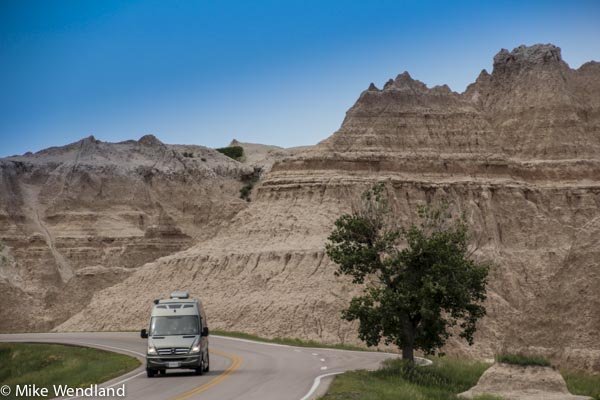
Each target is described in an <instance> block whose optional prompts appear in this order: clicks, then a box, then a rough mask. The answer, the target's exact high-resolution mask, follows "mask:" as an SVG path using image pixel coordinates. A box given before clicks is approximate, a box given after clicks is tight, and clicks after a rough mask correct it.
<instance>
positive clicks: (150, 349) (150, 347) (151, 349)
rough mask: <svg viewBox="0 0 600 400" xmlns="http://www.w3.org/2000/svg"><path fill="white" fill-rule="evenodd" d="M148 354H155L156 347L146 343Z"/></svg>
mask: <svg viewBox="0 0 600 400" xmlns="http://www.w3.org/2000/svg"><path fill="white" fill-rule="evenodd" d="M148 354H149V355H151V356H155V355H156V347H154V346H152V345H148Z"/></svg>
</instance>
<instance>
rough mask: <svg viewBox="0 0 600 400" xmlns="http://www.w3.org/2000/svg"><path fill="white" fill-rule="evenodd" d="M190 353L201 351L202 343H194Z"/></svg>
mask: <svg viewBox="0 0 600 400" xmlns="http://www.w3.org/2000/svg"><path fill="white" fill-rule="evenodd" d="M190 353H191V354H196V353H200V344H195V345H193V346H192V348H191V349H190Z"/></svg>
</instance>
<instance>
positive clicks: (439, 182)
mask: <svg viewBox="0 0 600 400" xmlns="http://www.w3.org/2000/svg"><path fill="white" fill-rule="evenodd" d="M599 94H600V68H599V64H598V63H593V62H592V63H588V64H585V65H584V66H582V67H581V68H579V69H578V70H572V69H570V68H569V67H568V66H567V65H566V63H564V62H563V61H562V59H561V58H560V50H559V49H558V48H556V47H554V46H551V45H539V46H532V47H523V48H517V49H515V50H513V51H512V52H508V51H501V52H500V53H499V54H498V56H497V57H496V58H495V61H494V70H493V71H492V73H491V74H488V73H487V72H484V73H482V74H481V75H480V76H479V78H478V79H477V81H476V82H475V83H474V84H472V85H471V86H470V87H469V88H468V89H467V91H466V92H465V93H462V94H458V93H453V92H451V91H450V90H449V89H448V88H447V87H437V88H433V89H429V88H427V87H426V86H425V85H424V84H423V83H421V82H418V81H415V80H413V79H412V78H410V76H409V75H408V74H401V75H399V76H398V77H397V78H396V79H395V80H393V81H390V82H388V83H387V84H386V85H385V87H384V88H383V89H381V90H379V89H377V88H375V87H374V86H371V87H370V88H369V89H368V90H367V91H365V92H363V93H362V94H361V95H360V97H359V99H358V101H357V103H356V104H355V105H354V106H353V107H352V108H351V109H350V110H349V111H348V113H347V115H346V118H345V120H344V123H343V124H342V126H341V128H340V130H339V131H337V132H336V133H334V134H333V135H332V136H331V137H330V138H328V139H327V140H325V141H324V142H322V143H320V144H319V145H317V146H316V147H315V148H314V149H310V150H308V151H307V152H304V153H301V154H297V155H294V156H292V157H291V158H287V159H282V160H280V161H277V162H275V164H274V165H273V167H272V169H271V171H270V172H269V173H268V174H266V175H265V176H264V178H263V180H262V182H261V183H260V184H259V185H258V186H257V187H256V188H255V193H254V194H253V198H252V202H251V203H249V205H248V207H247V208H244V209H242V210H241V211H240V212H239V213H237V215H236V216H235V217H234V218H233V219H232V220H231V221H230V222H229V223H228V224H227V226H224V227H223V229H221V230H219V231H218V232H217V233H216V234H215V235H213V236H212V237H210V238H207V239H201V240H200V241H199V242H198V244H196V245H195V246H193V247H191V248H189V249H187V250H185V251H183V252H180V253H177V254H173V255H170V256H168V257H164V258H161V259H158V260H156V261H153V262H151V263H149V264H147V265H146V266H144V267H142V268H138V269H136V272H135V273H134V274H133V275H131V276H130V277H128V278H127V279H125V280H123V281H122V282H119V283H118V284H116V285H114V286H112V287H110V288H107V289H105V290H102V291H99V292H97V293H96V294H95V295H94V297H93V299H92V301H91V302H90V304H89V305H88V306H87V307H85V308H84V309H83V310H82V311H81V312H79V313H78V314H76V315H75V316H74V317H73V318H71V319H69V320H68V321H66V322H65V323H63V324H62V325H60V326H59V327H58V329H60V330H97V329H140V328H142V327H144V326H145V324H146V323H147V316H148V312H149V307H150V303H151V300H152V299H154V298H156V297H161V296H165V295H167V294H168V293H169V292H170V291H171V290H173V289H186V290H189V291H190V292H191V293H192V294H193V295H195V296H198V297H200V298H202V299H203V300H204V301H205V302H206V304H207V309H208V312H209V316H210V319H211V323H212V326H213V327H215V328H216V327H218V328H223V329H230V330H240V331H246V332H249V333H257V334H260V335H264V336H271V337H273V336H292V337H303V338H307V339H317V340H323V341H328V342H339V341H347V342H348V341H352V342H357V339H356V331H355V328H356V327H355V326H353V325H351V324H348V323H343V322H341V321H340V318H339V311H340V310H341V309H342V308H343V307H344V306H345V305H346V304H347V302H348V300H349V299H350V298H351V297H352V295H353V294H354V293H356V290H357V288H355V287H353V286H352V285H350V284H349V283H348V282H347V281H346V280H344V279H342V278H336V277H335V276H334V275H333V272H334V271H335V265H333V264H332V263H331V262H330V261H329V260H328V259H327V257H325V256H324V243H325V241H326V238H327V236H328V234H329V232H330V231H331V229H332V224H333V221H334V220H335V219H336V218H337V217H338V216H339V215H340V214H341V213H343V212H347V211H349V210H350V208H351V205H352V202H353V201H354V199H356V198H357V196H358V195H359V194H360V193H361V192H362V191H363V190H364V189H365V188H367V187H369V186H370V185H372V184H373V183H374V182H377V181H385V182H388V184H389V187H390V192H391V197H392V202H393V206H394V210H395V211H396V213H397V218H398V219H399V220H401V221H403V222H409V221H411V220H413V219H414V218H415V215H414V212H415V207H416V205H418V204H424V203H427V202H432V201H441V200H446V201H450V202H452V203H453V204H454V207H455V209H456V210H457V211H464V212H465V213H466V215H467V217H468V219H469V221H470V223H471V224H472V226H473V231H474V234H475V237H476V238H477V240H478V242H479V250H478V252H477V256H478V257H482V258H486V259H490V260H492V261H494V262H495V264H496V265H497V267H496V268H495V269H494V270H493V272H492V274H491V276H490V284H489V296H488V301H487V303H486V305H487V309H488V316H487V317H486V318H485V319H484V320H483V321H482V322H481V324H480V327H479V331H478V334H477V336H476V343H475V345H474V346H473V347H469V346H467V345H465V344H464V343H461V342H459V341H457V340H454V339H453V340H451V341H450V342H449V343H448V345H447V349H445V351H447V352H449V353H455V354H461V355H470V356H480V357H490V356H491V355H493V354H494V353H495V352H499V351H516V350H521V349H529V350H530V351H535V352H538V353H541V354H544V355H546V356H548V357H550V358H552V359H553V360H554V361H555V362H556V361H558V362H560V363H564V364H570V363H572V364H578V365H584V366H586V367H588V368H590V369H598V370H600V365H598V364H597V362H598V361H597V360H598V359H600V357H599V356H600V338H599V337H598V336H597V334H596V333H597V332H598V331H600V316H599V315H598V312H600V307H598V301H599V296H598V294H597V293H596V292H597V290H594V288H596V287H600V275H599V272H598V271H599V270H600V267H599V264H598V263H599V261H598V260H599V259H600V258H599V257H598V253H597V251H598V250H597V249H598V248H599V247H600V246H599V245H600V232H598V224H597V221H600V218H599V217H600V208H599V205H600V180H599V177H600V158H599V154H600V152H599V151H598V150H600V98H599ZM184 231H185V230H184ZM107 310H119V312H110V313H108V312H107Z"/></svg>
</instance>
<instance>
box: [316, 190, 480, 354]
mask: <svg viewBox="0 0 600 400" xmlns="http://www.w3.org/2000/svg"><path fill="white" fill-rule="evenodd" d="M418 215H419V219H420V222H419V223H418V224H415V223H413V224H410V225H409V226H408V227H400V226H398V225H397V223H396V221H395V220H394V216H393V213H392V212H391V211H390V208H389V206H388V203H387V201H386V189H385V186H384V185H383V184H378V185H375V186H374V187H372V188H371V189H369V190H367V191H366V192H365V193H364V194H363V196H362V202H361V204H360V206H359V207H358V208H357V209H356V210H354V211H353V212H352V213H350V214H345V215H342V216H341V217H340V218H338V219H337V221H335V227H334V230H333V232H332V233H331V235H330V236H329V240H328V243H327V245H326V249H327V255H328V256H329V258H331V260H333V261H334V262H335V263H336V264H337V265H338V270H337V271H336V274H337V275H348V276H351V277H352V281H353V283H355V284H364V290H363V293H362V295H361V296H358V297H354V298H353V299H352V300H351V302H350V305H349V307H348V308H347V309H345V310H344V311H343V312H342V318H344V319H346V320H348V321H354V320H358V321H359V337H360V339H361V340H363V341H364V342H366V343H367V345H368V346H376V345H378V344H379V343H380V342H381V341H382V340H383V341H384V343H385V344H395V345H396V346H398V347H399V348H400V349H402V357H403V358H404V359H406V360H409V361H410V362H411V363H414V350H422V351H423V352H424V353H425V354H434V353H435V352H436V351H438V350H439V349H440V348H441V347H442V346H443V345H444V343H445V342H446V340H447V339H448V338H449V337H450V336H451V332H452V330H454V329H457V330H458V331H459V335H460V337H462V338H464V339H465V340H466V341H467V342H468V343H469V345H471V344H472V343H473V334H474V333H475V330H476V322H477V320H479V319H480V318H481V317H483V316H484V315H485V308H484V307H483V305H482V304H481V303H482V302H483V301H484V300H485V298H486V284H487V275H488V270H489V264H488V263H480V262H477V261H475V260H474V259H473V258H472V251H471V250H470V248H469V234H468V228H467V224H466V221H465V218H464V216H463V217H461V218H452V217H451V214H450V213H449V212H448V207H447V206H444V205H442V206H438V207H419V209H418Z"/></svg>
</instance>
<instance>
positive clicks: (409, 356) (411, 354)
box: [402, 344, 415, 364]
mask: <svg viewBox="0 0 600 400" xmlns="http://www.w3.org/2000/svg"><path fill="white" fill-rule="evenodd" d="M402 359H403V360H408V361H410V363H411V364H414V363H415V349H414V348H413V345H412V344H410V345H405V346H403V347H402Z"/></svg>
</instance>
